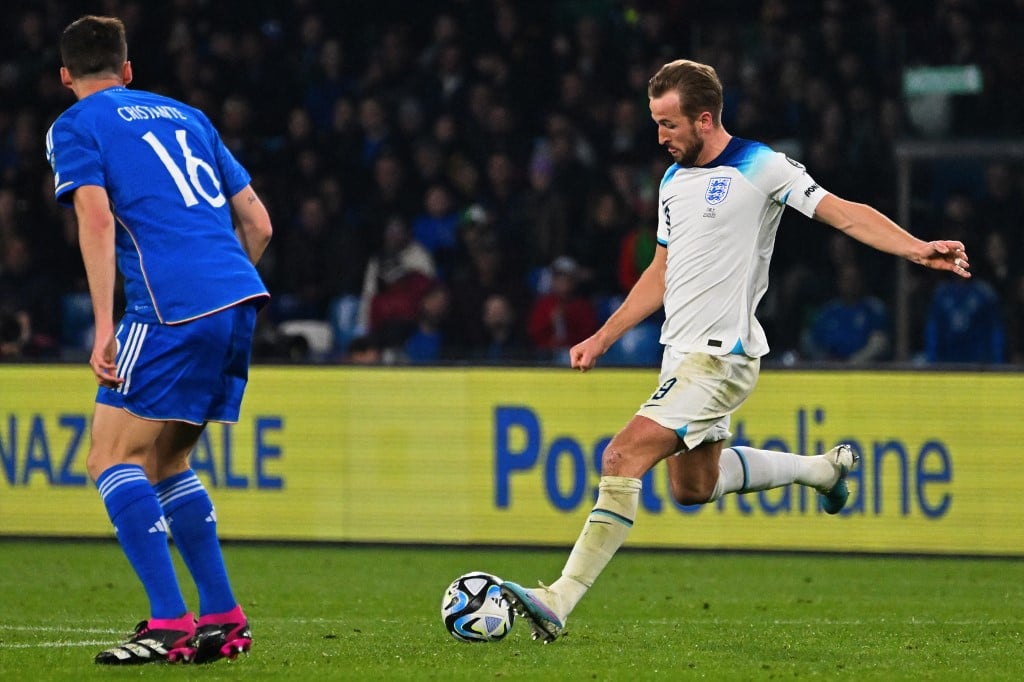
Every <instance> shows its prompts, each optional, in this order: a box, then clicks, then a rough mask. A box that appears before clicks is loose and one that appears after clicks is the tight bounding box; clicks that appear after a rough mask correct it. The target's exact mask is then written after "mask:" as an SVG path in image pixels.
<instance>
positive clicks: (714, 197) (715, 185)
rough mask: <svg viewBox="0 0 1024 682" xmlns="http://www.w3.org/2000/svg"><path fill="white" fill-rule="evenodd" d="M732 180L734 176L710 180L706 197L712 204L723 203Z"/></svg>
mask: <svg viewBox="0 0 1024 682" xmlns="http://www.w3.org/2000/svg"><path fill="white" fill-rule="evenodd" d="M731 182H732V178H722V177H718V178H711V179H710V180H708V189H707V191H706V192H705V193H704V199H706V200H707V202H708V203H709V204H711V205H714V204H720V203H722V202H723V201H725V197H726V196H728V194H729V184H730V183H731Z"/></svg>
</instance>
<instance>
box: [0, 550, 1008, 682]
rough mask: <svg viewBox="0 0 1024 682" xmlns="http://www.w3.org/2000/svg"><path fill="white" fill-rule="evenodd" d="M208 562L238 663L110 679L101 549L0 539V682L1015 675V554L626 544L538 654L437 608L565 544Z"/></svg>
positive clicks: (138, 601) (107, 582)
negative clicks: (224, 588)
mask: <svg viewBox="0 0 1024 682" xmlns="http://www.w3.org/2000/svg"><path fill="white" fill-rule="evenodd" d="M225 555H226V557H227V561H228V566H229V570H230V571H231V574H232V578H233V581H234V586H235V589H236V591H237V593H238V595H239V597H240V598H241V599H242V603H243V605H244V607H245V609H246V611H247V613H248V615H249V618H250V620H251V622H252V625H253V635H254V644H253V652H252V655H251V656H249V657H242V658H240V659H239V660H237V661H234V662H229V661H219V662H217V663H214V664H211V665H207V666H163V665H149V666H143V667H140V668H121V669H114V670H112V669H109V668H105V667H104V668H101V667H99V666H96V665H94V664H93V663H92V657H93V656H94V655H95V653H96V652H97V651H99V650H100V649H103V648H106V647H107V646H110V645H113V644H115V643H117V642H119V641H120V640H121V638H122V636H123V635H124V634H125V633H126V632H128V631H129V630H131V628H132V626H134V624H135V623H136V622H137V621H139V620H142V619H143V618H144V617H145V616H146V602H145V598H144V596H143V593H142V589H141V587H139V586H137V584H136V581H135V579H134V576H133V575H132V574H131V571H130V568H129V567H128V564H127V561H126V560H125V559H124V558H123V557H122V555H121V554H120V551H119V550H118V548H117V546H116V545H115V544H114V543H113V542H59V541H32V540H10V539H8V540H0V575H2V579H0V679H4V680H89V679H126V678H127V677H132V678H135V677H143V678H149V679H181V680H183V679H188V680H199V679H201V680H236V679H237V680H241V679H246V680H249V679H265V680H284V679H287V680H348V679H351V680H378V679H379V680H488V679H494V680H545V679H546V680H630V681H636V680H646V679H658V678H664V679H707V680H762V679H763V680H780V679H849V680H858V681H860V680H929V679H931V680H969V679H978V680H982V679H984V680H998V679H1006V680H1020V679H1024V647H1022V645H1024V615H1022V607H1024V561H1022V560H1019V559H998V560H985V559H953V558H890V557H870V556H805V555H799V556H796V555H772V554H732V553H708V552H699V553H687V552H642V551H632V550H626V551H622V552H620V554H619V555H618V556H616V557H615V559H614V560H613V561H612V563H611V564H610V566H609V567H608V569H607V570H606V571H605V573H604V574H603V575H602V576H601V578H600V580H599V581H598V582H597V584H596V585H595V586H594V588H593V589H592V590H591V592H590V593H589V594H588V595H587V597H586V598H585V599H584V601H583V602H582V603H581V604H580V606H579V607H578V608H577V609H576V612H575V613H573V615H572V617H571V618H570V620H569V623H568V627H567V635H566V636H565V637H563V638H562V639H560V640H558V641H556V642H555V643H553V644H548V645H543V644H540V643H538V642H534V641H532V640H531V639H530V637H529V629H528V628H527V627H526V625H525V623H521V622H520V623H516V625H515V627H514V628H513V630H512V632H511V633H510V634H509V636H508V637H506V638H505V639H504V640H503V641H501V642H496V643H490V644H465V643H461V642H457V641H455V640H454V639H453V638H452V637H450V636H449V635H448V633H447V632H446V631H445V630H444V628H443V626H442V625H441V620H440V603H441V597H442V593H443V592H444V589H445V587H446V586H447V585H448V583H449V582H450V581H451V580H452V579H453V578H455V577H456V576H458V575H460V574H462V573H465V572H467V571H470V570H485V571H489V572H492V573H495V574H498V575H500V576H502V577H507V578H510V579H514V580H516V581H518V582H522V583H525V584H533V583H534V582H535V581H536V580H538V579H540V580H552V579H554V577H556V576H557V573H558V571H559V569H560V568H561V565H562V562H563V561H564V558H565V555H566V552H565V550H550V549H500V550H498V549H479V548H420V547H416V548H412V547H409V548H403V547H362V546H358V547H357V546H337V545H323V546H308V545H306V546H297V545H261V544H255V545H254V544H231V543H229V544H226V546H225ZM178 566H179V569H178V570H179V576H185V575H186V574H185V571H184V568H183V567H182V565H181V564H179V565H178ZM186 587H187V589H186V597H187V598H188V599H189V602H190V604H192V605H194V604H195V601H196V600H195V591H194V589H192V587H191V585H190V584H188V585H186Z"/></svg>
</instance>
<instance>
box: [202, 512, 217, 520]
mask: <svg viewBox="0 0 1024 682" xmlns="http://www.w3.org/2000/svg"><path fill="white" fill-rule="evenodd" d="M204 520H205V521H206V522H207V523H217V510H216V509H211V510H210V513H209V515H208V516H207V517H206V519H204Z"/></svg>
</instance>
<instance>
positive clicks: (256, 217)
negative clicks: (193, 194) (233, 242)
mask: <svg viewBox="0 0 1024 682" xmlns="http://www.w3.org/2000/svg"><path fill="white" fill-rule="evenodd" d="M231 211H232V212H233V213H234V215H235V225H236V229H235V233H236V234H237V235H238V241H240V242H242V248H244V249H245V252H246V253H247V254H248V255H249V260H250V261H252V263H253V264H254V265H255V264H256V263H258V262H259V260H260V258H262V257H263V252H264V251H265V250H266V249H267V244H269V243H270V237H271V235H272V234H273V232H274V230H273V228H272V227H271V225H270V214H268V213H267V208H266V206H264V205H263V202H262V201H260V198H259V197H258V196H256V191H255V190H254V189H253V188H252V185H246V186H245V188H244V189H243V190H242V191H240V192H238V193H237V194H235V195H234V196H233V197H231Z"/></svg>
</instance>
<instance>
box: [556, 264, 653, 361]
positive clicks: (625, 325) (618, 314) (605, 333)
mask: <svg viewBox="0 0 1024 682" xmlns="http://www.w3.org/2000/svg"><path fill="white" fill-rule="evenodd" d="M667 254H668V251H667V250H666V249H665V247H663V246H660V245H659V246H658V247H657V249H655V251H654V258H653V260H651V264H650V265H648V266H647V268H646V269H645V270H644V271H643V272H642V273H641V274H640V279H638V280H637V282H636V284H634V285H633V288H632V289H630V290H629V294H628V295H627V296H626V300H624V301H623V302H622V305H620V306H619V307H618V309H616V311H615V312H614V313H612V314H611V315H610V316H609V317H608V319H607V320H606V321H605V323H604V324H603V325H601V328H600V329H598V330H597V331H596V332H594V334H593V335H592V336H590V337H588V338H586V339H584V340H583V341H580V342H579V343H577V344H576V345H575V346H573V347H572V348H570V349H569V364H570V365H571V366H572V368H573V369H578V370H580V371H581V372H586V371H587V370H589V369H593V368H594V365H596V364H597V359H598V358H600V357H601V356H602V355H604V354H605V353H606V352H607V351H608V349H609V348H611V346H612V344H613V343H615V342H616V341H618V340H619V339H620V338H622V335H623V334H625V333H626V332H627V331H629V330H630V329H632V328H633V327H635V326H636V325H638V324H640V323H641V322H643V321H644V320H646V319H647V318H648V317H650V316H651V314H652V313H654V311H656V310H657V309H658V308H660V307H661V306H662V303H663V299H664V296H665V266H666V261H667V258H668V256H667Z"/></svg>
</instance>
